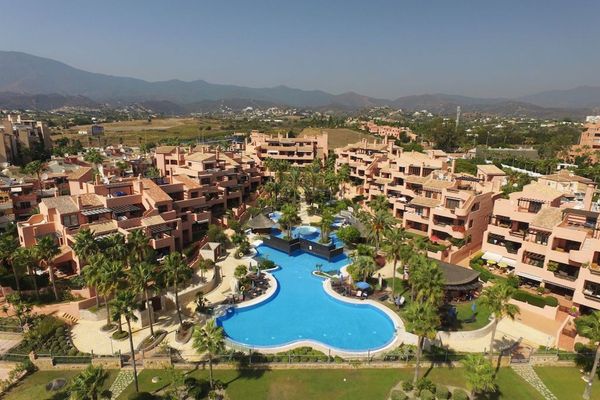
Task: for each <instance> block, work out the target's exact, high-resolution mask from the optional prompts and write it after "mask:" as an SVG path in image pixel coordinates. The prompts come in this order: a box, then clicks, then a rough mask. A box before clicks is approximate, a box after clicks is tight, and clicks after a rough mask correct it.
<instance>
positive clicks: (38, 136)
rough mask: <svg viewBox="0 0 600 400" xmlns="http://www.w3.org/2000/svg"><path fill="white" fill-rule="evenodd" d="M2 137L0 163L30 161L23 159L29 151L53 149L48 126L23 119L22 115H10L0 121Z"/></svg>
mask: <svg viewBox="0 0 600 400" xmlns="http://www.w3.org/2000/svg"><path fill="white" fill-rule="evenodd" d="M0 136H1V139H2V140H0V163H9V164H14V163H16V162H18V161H28V159H27V158H25V159H22V158H23V155H24V154H26V153H27V150H34V149H36V148H41V149H46V150H50V149H51V148H52V141H51V140H50V130H49V129H48V126H46V124H44V123H43V122H40V121H34V120H26V119H22V118H21V116H20V115H8V117H7V118H6V119H3V120H0Z"/></svg>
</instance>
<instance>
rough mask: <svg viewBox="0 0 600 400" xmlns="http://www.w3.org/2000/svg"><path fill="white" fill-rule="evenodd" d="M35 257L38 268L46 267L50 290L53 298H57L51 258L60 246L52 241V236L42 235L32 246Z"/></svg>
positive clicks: (57, 253)
mask: <svg viewBox="0 0 600 400" xmlns="http://www.w3.org/2000/svg"><path fill="white" fill-rule="evenodd" d="M34 254H35V258H36V259H37V260H38V264H39V265H40V268H43V269H48V274H49V276H50V283H51V284H52V291H53V292H54V298H55V299H56V300H58V290H56V279H55V276H54V266H53V265H52V260H53V259H54V257H56V256H57V255H59V254H60V248H59V247H58V245H57V244H56V243H55V242H54V239H53V238H52V236H44V237H42V238H41V239H39V240H38V241H37V244H36V245H35V247H34Z"/></svg>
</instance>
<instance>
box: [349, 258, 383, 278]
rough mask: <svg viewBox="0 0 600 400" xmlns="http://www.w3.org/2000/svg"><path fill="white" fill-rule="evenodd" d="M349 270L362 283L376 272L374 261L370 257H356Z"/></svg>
mask: <svg viewBox="0 0 600 400" xmlns="http://www.w3.org/2000/svg"><path fill="white" fill-rule="evenodd" d="M351 269H352V270H354V271H355V274H356V275H358V276H359V277H360V278H361V279H362V280H363V281H366V280H367V278H369V277H370V276H372V275H373V273H374V272H375V271H376V270H377V265H376V264H375V260H373V257H370V256H356V257H355V258H354V260H353V262H352V265H351Z"/></svg>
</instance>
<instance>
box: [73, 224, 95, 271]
mask: <svg viewBox="0 0 600 400" xmlns="http://www.w3.org/2000/svg"><path fill="white" fill-rule="evenodd" d="M71 248H72V249H73V251H74V252H75V255H77V257H79V259H80V260H81V265H80V267H83V266H84V265H85V264H86V263H87V261H88V259H89V258H90V257H91V256H92V255H93V254H96V253H97V252H98V251H99V250H100V247H99V246H98V242H97V241H96V239H95V238H94V234H93V233H92V231H90V230H89V229H85V228H84V229H80V230H79V232H77V234H76V235H75V240H74V242H73V245H72V246H71Z"/></svg>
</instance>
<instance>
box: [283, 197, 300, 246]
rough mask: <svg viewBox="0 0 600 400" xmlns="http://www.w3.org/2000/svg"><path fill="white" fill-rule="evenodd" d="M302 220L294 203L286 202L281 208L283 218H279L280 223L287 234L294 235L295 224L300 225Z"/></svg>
mask: <svg viewBox="0 0 600 400" xmlns="http://www.w3.org/2000/svg"><path fill="white" fill-rule="evenodd" d="M300 222H302V220H301V219H300V216H299V215H298V209H297V208H296V206H294V205H293V204H286V205H284V206H283V207H282V208H281V218H279V225H281V227H282V228H284V229H285V230H286V231H287V236H288V237H289V238H291V237H292V229H293V228H294V226H295V225H298V224H299V223H300Z"/></svg>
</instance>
